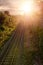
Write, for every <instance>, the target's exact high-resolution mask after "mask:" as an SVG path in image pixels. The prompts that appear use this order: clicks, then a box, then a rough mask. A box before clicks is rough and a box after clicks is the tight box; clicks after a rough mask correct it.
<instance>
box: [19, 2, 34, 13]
mask: <svg viewBox="0 0 43 65" xmlns="http://www.w3.org/2000/svg"><path fill="white" fill-rule="evenodd" d="M33 8H34V2H33V1H26V2H23V3H22V5H21V6H20V10H21V11H22V12H21V13H22V14H28V13H32V11H33Z"/></svg>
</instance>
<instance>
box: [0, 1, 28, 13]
mask: <svg viewBox="0 0 43 65" xmlns="http://www.w3.org/2000/svg"><path fill="white" fill-rule="evenodd" d="M23 1H28V0H0V11H3V10H8V11H10V12H11V13H12V14H19V13H20V11H19V7H20V5H21V4H22V2H23Z"/></svg>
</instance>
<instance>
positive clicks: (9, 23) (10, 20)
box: [0, 11, 16, 47]
mask: <svg viewBox="0 0 43 65" xmlns="http://www.w3.org/2000/svg"><path fill="white" fill-rule="evenodd" d="M15 26H16V25H15V18H14V17H13V16H11V15H9V12H8V11H5V12H0V47H1V46H2V44H3V42H4V41H5V40H6V39H8V38H9V37H10V35H11V33H12V31H13V30H14V29H15Z"/></svg>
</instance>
